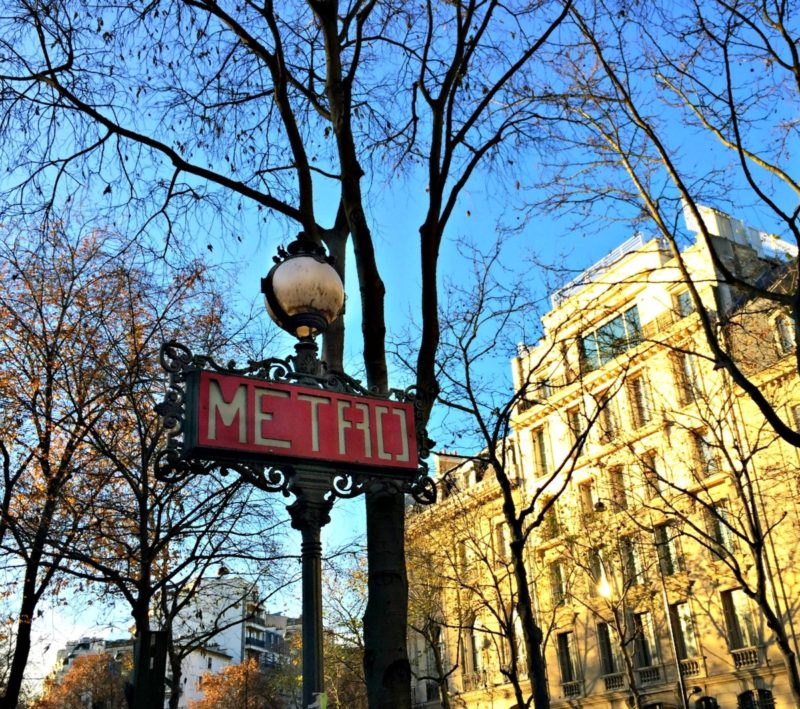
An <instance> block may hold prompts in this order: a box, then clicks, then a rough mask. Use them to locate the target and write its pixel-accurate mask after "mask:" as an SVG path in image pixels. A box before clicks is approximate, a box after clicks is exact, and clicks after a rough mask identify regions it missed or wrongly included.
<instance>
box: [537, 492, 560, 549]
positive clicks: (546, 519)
mask: <svg viewBox="0 0 800 709" xmlns="http://www.w3.org/2000/svg"><path fill="white" fill-rule="evenodd" d="M548 505H550V507H547V506H548ZM542 508H543V509H544V508H547V511H546V512H545V513H544V516H543V517H542V524H541V531H542V538H543V539H544V540H546V541H549V540H551V539H555V538H556V537H557V536H558V535H559V534H561V523H560V522H559V519H558V510H557V509H556V503H555V502H554V501H553V500H552V498H549V497H547V498H543V499H542Z"/></svg>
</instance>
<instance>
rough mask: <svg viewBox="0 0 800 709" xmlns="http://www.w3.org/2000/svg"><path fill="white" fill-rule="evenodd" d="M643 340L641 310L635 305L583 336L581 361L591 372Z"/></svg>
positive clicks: (586, 369)
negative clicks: (640, 320)
mask: <svg viewBox="0 0 800 709" xmlns="http://www.w3.org/2000/svg"><path fill="white" fill-rule="evenodd" d="M641 341H642V326H641V323H640V322H639V310H638V308H637V307H636V306H635V305H634V306H633V307H632V308H629V309H628V310H626V311H625V312H624V313H622V314H621V315H618V316H617V317H615V318H614V319H613V320H609V321H608V322H607V323H606V324H605V325H601V326H600V327H599V328H597V329H596V330H595V331H594V332H591V333H589V334H588V335H584V336H583V337H581V341H580V346H581V362H582V363H583V366H584V368H585V371H587V372H591V371H594V370H595V369H598V368H600V367H602V366H603V365H604V364H606V363H607V362H610V361H611V360H612V359H614V358H615V357H617V356H618V355H621V354H622V353H623V352H626V351H627V350H629V349H632V348H634V347H636V346H637V345H639V343H640V342H641Z"/></svg>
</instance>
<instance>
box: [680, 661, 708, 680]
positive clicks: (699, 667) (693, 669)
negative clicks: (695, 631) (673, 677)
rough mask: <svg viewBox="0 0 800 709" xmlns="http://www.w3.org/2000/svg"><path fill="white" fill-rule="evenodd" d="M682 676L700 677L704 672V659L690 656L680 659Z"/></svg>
mask: <svg viewBox="0 0 800 709" xmlns="http://www.w3.org/2000/svg"><path fill="white" fill-rule="evenodd" d="M680 667H681V677H699V676H700V675H701V674H702V673H703V661H702V660H701V659H700V658H695V657H690V658H687V659H686V660H681V661H680Z"/></svg>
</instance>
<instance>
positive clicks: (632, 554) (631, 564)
mask: <svg viewBox="0 0 800 709" xmlns="http://www.w3.org/2000/svg"><path fill="white" fill-rule="evenodd" d="M620 554H621V555H622V568H623V570H624V573H625V582H626V583H628V584H630V585H631V586H635V585H637V584H640V583H641V582H642V559H641V555H640V553H639V545H638V544H637V543H636V539H634V538H633V537H624V538H623V539H621V540H620Z"/></svg>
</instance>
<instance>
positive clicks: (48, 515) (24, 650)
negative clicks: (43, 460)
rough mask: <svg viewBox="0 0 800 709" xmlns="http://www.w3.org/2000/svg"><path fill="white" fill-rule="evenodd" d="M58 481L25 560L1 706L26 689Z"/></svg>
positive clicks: (11, 708) (8, 707)
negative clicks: (38, 587) (38, 582)
mask: <svg viewBox="0 0 800 709" xmlns="http://www.w3.org/2000/svg"><path fill="white" fill-rule="evenodd" d="M57 487H58V486H57V485H54V484H53V483H51V486H50V487H49V489H48V497H47V498H46V501H45V506H44V509H43V510H42V518H41V521H40V523H39V526H38V528H37V530H36V536H35V537H34V540H33V544H32V546H31V553H30V556H29V557H28V559H27V562H26V564H25V578H24V580H23V582H22V602H21V603H20V609H19V620H18V621H17V637H16V642H15V643H14V656H13V658H12V660H11V668H10V669H9V672H8V679H7V682H6V692H5V695H4V696H3V698H2V699H0V709H15V707H16V706H17V703H18V702H19V694H20V691H21V690H22V680H23V679H24V677H25V667H26V665H27V664H28V657H29V655H30V652H31V630H32V626H33V616H34V613H35V612H36V606H37V604H38V602H39V595H38V593H37V591H36V580H37V577H38V576H39V569H40V567H41V564H42V557H43V555H44V547H45V541H46V539H47V535H48V534H49V532H50V527H51V521H52V519H53V514H54V513H55V508H56V495H54V494H53V489H57ZM53 573H55V564H54V565H53V567H51V568H50V570H49V572H48V573H47V574H45V577H46V578H45V579H44V580H43V581H42V587H44V586H45V585H46V584H47V581H48V580H49V578H47V577H48V576H52V574H53Z"/></svg>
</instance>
